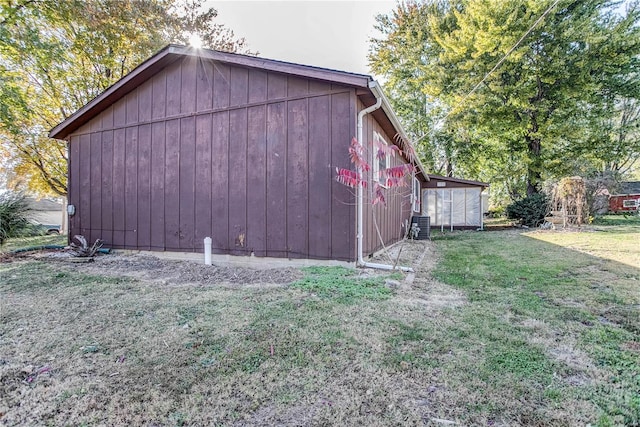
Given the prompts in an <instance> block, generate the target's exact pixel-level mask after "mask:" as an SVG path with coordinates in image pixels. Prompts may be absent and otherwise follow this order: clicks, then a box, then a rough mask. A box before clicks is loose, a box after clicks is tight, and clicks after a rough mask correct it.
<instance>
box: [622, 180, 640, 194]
mask: <svg viewBox="0 0 640 427" xmlns="http://www.w3.org/2000/svg"><path fill="white" fill-rule="evenodd" d="M618 194H640V181H626V182H621V183H620V191H619V192H618Z"/></svg>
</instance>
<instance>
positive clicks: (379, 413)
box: [0, 224, 640, 426]
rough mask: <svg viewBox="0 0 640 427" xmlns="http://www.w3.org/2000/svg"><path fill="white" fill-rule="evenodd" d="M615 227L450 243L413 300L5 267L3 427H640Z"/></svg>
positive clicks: (320, 275)
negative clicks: (440, 426) (439, 425)
mask: <svg viewBox="0 0 640 427" xmlns="http://www.w3.org/2000/svg"><path fill="white" fill-rule="evenodd" d="M598 227H601V228H602V231H598V232H590V233H586V232H583V233H566V232H557V233H536V232H531V233H519V232H515V231H495V232H454V233H446V234H444V235H440V234H438V233H436V234H435V235H434V242H433V249H434V251H433V252H431V251H430V252H429V257H427V258H425V260H426V261H432V260H433V257H434V256H435V257H437V265H436V268H435V270H434V271H433V275H435V277H436V278H437V279H439V282H436V281H434V280H433V279H432V278H431V277H430V276H429V275H428V274H425V273H422V272H420V271H419V272H418V273H417V274H416V280H415V282H414V284H413V286H412V288H411V289H410V290H406V289H397V290H394V291H393V292H392V291H391V290H390V289H389V288H388V287H387V286H386V285H385V280H386V279H387V278H392V279H400V277H399V276H394V275H392V276H385V275H384V274H377V275H376V274H365V275H363V274H359V272H357V271H354V270H349V269H344V268H337V267H313V268H306V269H303V273H304V277H303V278H302V279H300V280H298V281H296V282H294V283H292V284H290V285H288V286H265V287H260V286H257V287H256V286H246V287H245V286H241V285H234V286H226V285H216V284H206V285H205V284H203V285H202V286H196V285H189V286H184V285H183V286H176V285H174V284H172V283H171V281H168V282H166V283H164V282H162V283H157V282H148V281H144V280H138V279H135V278H131V277H121V276H117V275H113V274H112V272H109V271H106V270H105V271H103V272H102V273H101V271H100V267H99V263H97V262H96V263H95V264H96V265H95V266H91V265H89V264H87V265H84V264H83V265H70V266H67V265H64V264H62V263H57V262H43V261H39V262H34V261H17V262H11V263H5V264H1V263H0V277H1V280H0V299H1V301H2V303H3V307H2V310H1V311H0V336H2V337H3V339H2V340H1V341H0V354H2V359H3V362H2V363H1V364H0V395H2V396H5V399H4V400H3V401H2V403H0V412H3V413H5V414H6V415H4V416H3V417H2V418H0V422H2V423H3V425H5V424H6V425H66V424H69V425H88V426H93V425H125V424H134V425H185V426H195V425H234V424H240V425H370V426H387V425H425V424H426V425H435V423H436V421H433V420H434V419H445V420H451V421H455V422H456V423H457V424H458V425H537V426H556V425H558V426H562V425H567V426H570V425H587V424H591V425H594V426H595V425H600V426H608V425H611V426H622V425H637V424H638V423H640V415H639V414H640V401H639V398H638V391H639V390H640V377H639V376H638V372H639V371H638V369H637V367H638V366H639V364H640V336H639V334H640V316H638V311H639V310H640V292H639V287H640V272H639V270H638V269H637V268H636V267H633V266H631V265H629V262H631V261H632V260H633V257H634V256H637V255H638V251H640V248H638V247H637V245H635V246H634V245H633V244H628V241H627V239H632V240H633V241H638V237H639V236H638V235H637V233H638V231H639V230H637V229H635V228H634V227H635V226H633V225H631V226H629V225H628V224H626V225H617V226H607V225H599V226H598ZM9 243H11V242H9ZM634 248H636V249H634ZM599 254H601V255H602V256H599ZM605 256H606V257H605ZM160 279H161V278H160ZM458 294H459V295H460V297H459V299H458V300H457V301H459V303H456V304H453V303H452V304H450V305H447V304H436V302H437V301H441V299H439V298H441V297H450V296H452V295H458ZM29 366H32V367H33V368H34V369H40V368H41V367H44V366H47V367H49V368H50V371H47V372H45V373H42V374H38V375H37V376H35V377H34V379H33V381H32V382H29V383H27V382H26V381H25V376H26V374H25V373H24V370H25V369H27V368H28V367H29ZM3 405H4V406H3Z"/></svg>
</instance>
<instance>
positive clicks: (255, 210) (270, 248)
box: [68, 57, 356, 261]
mask: <svg viewBox="0 0 640 427" xmlns="http://www.w3.org/2000/svg"><path fill="white" fill-rule="evenodd" d="M355 99H356V96H355V89H353V88H350V87H345V86H340V85H335V84H330V83H325V82H321V81H314V80H311V79H303V78H298V77H294V76H288V75H284V74H279V73H274V72H266V71H263V70H258V69H252V68H244V67H238V66H231V65H228V64H223V63H219V62H213V61H210V60H204V59H202V58H196V57H185V58H183V59H181V60H178V61H175V62H173V63H171V64H170V65H168V66H167V67H165V68H164V69H163V70H161V71H159V72H158V73H157V74H155V75H154V76H152V77H151V78H150V79H148V80H147V81H145V82H144V83H142V84H141V85H140V86H138V87H137V88H136V89H134V90H133V91H131V92H130V93H128V94H127V95H126V96H125V97H124V98H122V99H120V100H118V101H117V102H115V103H114V104H113V105H112V106H110V107H109V108H107V109H106V110H105V111H103V112H102V113H100V114H99V115H98V116H96V117H94V118H93V119H92V120H91V121H90V122H88V123H87V124H85V125H84V126H82V127H81V128H79V129H78V130H77V131H75V132H74V133H73V134H71V135H70V136H69V137H68V139H69V155H70V165H71V167H70V171H69V203H70V204H73V205H75V206H76V214H75V215H74V216H72V217H71V218H70V232H71V235H74V234H82V235H84V236H85V237H87V238H89V239H90V240H91V241H94V240H95V239H97V238H100V239H103V240H104V241H105V245H106V246H109V247H113V248H124V249H141V250H159V251H196V252H201V251H202V250H203V239H204V238H205V237H207V236H210V237H211V238H212V239H213V252H214V253H218V254H234V255H250V254H252V253H253V254H255V255H256V256H270V257H287V258H315V259H336V260H345V261H353V260H354V259H355V222H354V221H355V206H354V197H353V193H352V192H351V191H350V189H348V188H346V187H344V186H342V185H340V184H339V183H337V182H336V181H335V168H336V167H346V168H348V167H350V163H349V154H348V147H349V141H350V140H351V137H352V136H353V135H355V120H354V119H353V118H354V117H355V114H356V111H355V106H356V102H355Z"/></svg>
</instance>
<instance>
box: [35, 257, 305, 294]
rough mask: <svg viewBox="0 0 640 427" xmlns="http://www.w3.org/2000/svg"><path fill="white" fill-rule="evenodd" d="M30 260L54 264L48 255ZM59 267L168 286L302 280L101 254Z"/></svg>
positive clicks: (279, 271)
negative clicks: (92, 258) (89, 259)
mask: <svg viewBox="0 0 640 427" xmlns="http://www.w3.org/2000/svg"><path fill="white" fill-rule="evenodd" d="M31 257H33V258H35V259H42V258H43V257H44V258H45V260H48V261H51V260H56V259H58V258H57V257H55V256H54V257H52V258H49V255H47V254H46V253H45V254H42V253H40V254H33V255H31ZM59 264H60V268H62V269H67V270H72V271H76V272H81V273H84V274H89V275H104V276H108V277H130V278H133V279H140V280H145V281H150V282H154V283H159V284H167V285H197V286H211V285H221V284H227V285H260V286H265V285H284V284H288V283H291V282H294V281H295V280H298V279H300V278H302V276H303V273H302V272H301V271H300V269H297V268H274V269H260V270H258V269H252V268H240V267H226V266H209V265H204V264H199V263H196V262H191V261H174V260H167V259H161V258H157V257H154V256H152V255H141V254H132V255H125V254H109V255H98V256H96V257H95V259H94V262H90V263H82V264H68V263H66V262H65V259H59Z"/></svg>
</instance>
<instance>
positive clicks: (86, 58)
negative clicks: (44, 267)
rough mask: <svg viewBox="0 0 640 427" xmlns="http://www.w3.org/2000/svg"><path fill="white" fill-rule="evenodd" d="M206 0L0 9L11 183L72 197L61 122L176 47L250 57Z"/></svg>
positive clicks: (3, 5) (4, 132) (4, 155)
mask: <svg viewBox="0 0 640 427" xmlns="http://www.w3.org/2000/svg"><path fill="white" fill-rule="evenodd" d="M202 3H203V2H202V1H200V0H185V1H182V2H174V1H170V0H135V1H133V0H128V1H127V0H65V1H60V2H58V1H47V0H45V1H34V0H0V100H1V102H0V165H1V166H3V171H4V172H5V176H4V178H5V179H8V180H9V181H12V182H13V183H14V184H16V183H20V184H22V185H23V186H26V187H27V188H29V189H30V190H32V191H35V192H37V193H41V194H56V195H61V196H64V195H66V192H67V186H66V161H67V160H66V145H65V143H64V142H63V141H57V140H52V139H50V138H47V132H48V130H49V129H51V128H53V127H54V126H55V125H56V124H57V123H59V122H60V121H62V120H64V119H65V118H67V117H69V115H71V114H72V113H73V112H74V111H76V110H77V109H78V108H80V107H81V106H82V105H84V104H85V103H87V102H88V101H89V100H91V99H92V98H94V97H95V96H97V95H98V94H100V93H101V92H102V91H104V90H105V89H106V88H108V87H109V86H110V85H112V84H113V83H114V82H116V81H117V80H118V79H120V78H121V77H122V76H124V75H125V74H127V73H128V72H129V71H131V69H133V68H134V67H135V66H137V65H138V64H139V63H140V62H142V61H143V60H144V59H146V58H147V57H149V56H150V55H152V54H153V53H154V52H156V51H158V50H159V49H160V48H162V47H163V46H164V45H166V44H168V43H186V42H187V40H188V39H189V37H190V36H191V35H192V34H198V35H199V36H200V38H201V39H202V41H203V45H204V46H205V47H210V48H214V49H218V50H224V51H233V52H235V51H243V52H246V51H247V48H246V44H245V41H244V39H237V38H236V37H235V36H234V34H233V32H231V31H230V30H229V29H227V28H225V27H224V26H222V25H221V24H218V23H216V21H215V18H216V16H217V12H216V10H215V9H213V8H208V9H207V8H203V5H202Z"/></svg>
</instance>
